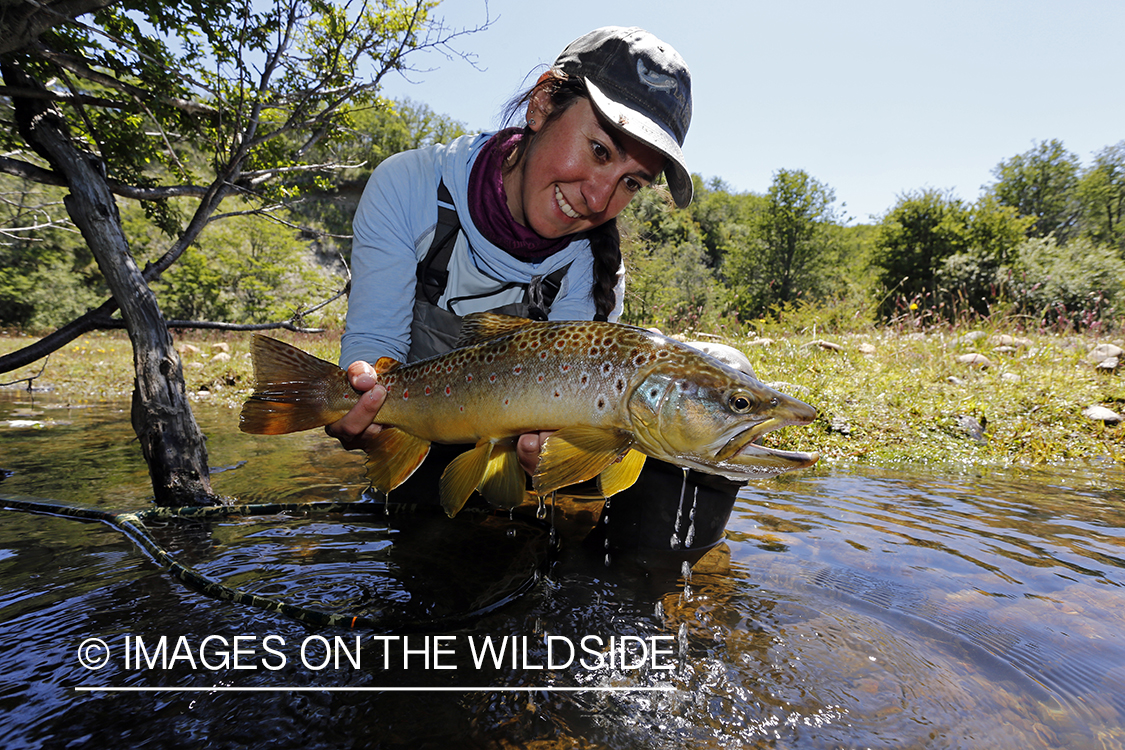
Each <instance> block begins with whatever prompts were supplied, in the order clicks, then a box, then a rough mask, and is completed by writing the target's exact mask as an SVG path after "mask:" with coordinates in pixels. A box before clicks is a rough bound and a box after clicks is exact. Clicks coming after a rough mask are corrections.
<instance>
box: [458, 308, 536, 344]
mask: <svg viewBox="0 0 1125 750" xmlns="http://www.w3.org/2000/svg"><path fill="white" fill-rule="evenodd" d="M533 322H534V321H533V320H531V319H530V318H516V317H513V316H511V315H501V314H500V313H490V312H479V313H469V314H468V315H466V316H465V317H464V319H463V320H462V321H461V335H460V337H459V338H458V339H457V348H461V347H462V346H472V345H473V344H479V343H481V342H483V341H487V340H488V339H492V338H496V337H497V336H503V335H504V334H505V333H511V332H512V331H516V330H519V329H520V328H523V327H524V326H526V325H530V324H531V323H533Z"/></svg>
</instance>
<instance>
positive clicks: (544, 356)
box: [539, 352, 547, 359]
mask: <svg viewBox="0 0 1125 750" xmlns="http://www.w3.org/2000/svg"><path fill="white" fill-rule="evenodd" d="M539 359H547V352H539Z"/></svg>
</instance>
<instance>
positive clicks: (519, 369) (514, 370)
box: [512, 365, 523, 375]
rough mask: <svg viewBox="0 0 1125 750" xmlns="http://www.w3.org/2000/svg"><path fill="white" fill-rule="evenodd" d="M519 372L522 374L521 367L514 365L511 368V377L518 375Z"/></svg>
mask: <svg viewBox="0 0 1125 750" xmlns="http://www.w3.org/2000/svg"><path fill="white" fill-rule="evenodd" d="M521 372H523V365H516V366H515V367H513V368H512V374H513V375H519V374H520V373H521Z"/></svg>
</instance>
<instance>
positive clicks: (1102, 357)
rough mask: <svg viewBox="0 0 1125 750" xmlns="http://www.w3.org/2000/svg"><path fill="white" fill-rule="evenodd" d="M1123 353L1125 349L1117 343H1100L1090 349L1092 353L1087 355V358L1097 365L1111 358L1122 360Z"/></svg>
mask: <svg viewBox="0 0 1125 750" xmlns="http://www.w3.org/2000/svg"><path fill="white" fill-rule="evenodd" d="M1122 354H1125V350H1122V349H1121V347H1120V346H1117V345H1116V344H1098V345H1097V346H1095V347H1094V348H1093V349H1091V350H1090V353H1089V354H1087V355H1086V359H1087V361H1089V362H1091V363H1093V364H1095V365H1096V364H1100V363H1102V362H1104V361H1106V360H1107V359H1111V358H1117V359H1118V360H1120V359H1121V355H1122Z"/></svg>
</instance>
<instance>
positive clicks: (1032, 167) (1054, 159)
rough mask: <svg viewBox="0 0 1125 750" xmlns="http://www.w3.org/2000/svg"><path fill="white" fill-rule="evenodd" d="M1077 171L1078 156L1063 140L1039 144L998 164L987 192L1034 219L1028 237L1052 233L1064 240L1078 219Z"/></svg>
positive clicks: (1002, 202) (1021, 214)
mask: <svg viewBox="0 0 1125 750" xmlns="http://www.w3.org/2000/svg"><path fill="white" fill-rule="evenodd" d="M1078 170H1079V160H1078V157H1077V156H1075V155H1074V154H1072V153H1071V152H1069V151H1067V150H1066V148H1065V147H1064V146H1063V144H1062V141H1059V140H1057V139H1052V140H1049V141H1040V142H1039V143H1037V144H1036V145H1035V147H1034V148H1032V149H1030V150H1029V151H1026V152H1025V153H1022V154H1018V155H1017V156H1013V157H1012V158H1011V159H1008V160H1006V161H1002V162H1000V164H998V165H997V166H996V168H995V169H993V170H992V174H993V176H994V177H995V178H996V182H995V183H993V185H992V186H991V187H990V188H989V192H990V194H991V195H993V196H995V198H996V200H998V201H999V202H1000V203H1001V204H1002V205H1005V206H1011V207H1012V208H1014V209H1016V210H1017V211H1018V212H1019V214H1020V216H1030V217H1032V218H1033V219H1034V221H1033V222H1032V224H1031V226H1030V227H1029V230H1028V233H1029V236H1031V237H1046V236H1047V235H1049V234H1054V235H1055V236H1056V237H1058V238H1059V240H1060V241H1065V240H1066V239H1067V237H1068V236H1069V235H1070V234H1071V232H1072V231H1073V230H1074V228H1075V225H1076V222H1077V219H1078V203H1077V195H1076V190H1077V187H1078Z"/></svg>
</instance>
